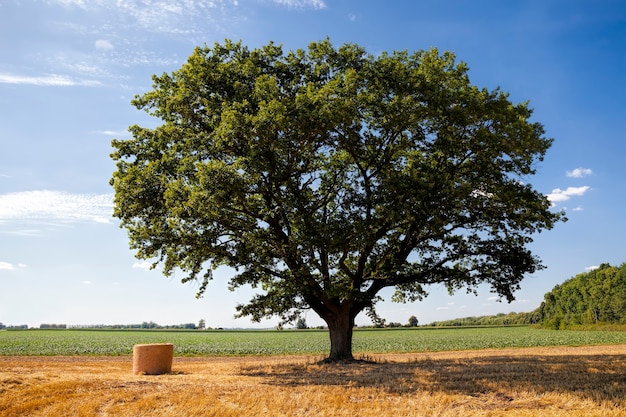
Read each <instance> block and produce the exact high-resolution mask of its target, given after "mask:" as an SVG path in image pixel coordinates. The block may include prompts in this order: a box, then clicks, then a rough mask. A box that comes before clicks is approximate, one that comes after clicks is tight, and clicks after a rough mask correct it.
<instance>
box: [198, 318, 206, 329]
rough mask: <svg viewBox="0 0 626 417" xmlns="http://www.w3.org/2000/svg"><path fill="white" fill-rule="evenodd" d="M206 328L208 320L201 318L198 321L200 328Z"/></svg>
mask: <svg viewBox="0 0 626 417" xmlns="http://www.w3.org/2000/svg"><path fill="white" fill-rule="evenodd" d="M205 328H206V321H205V320H204V319H200V321H199V322H198V329H200V330H203V329H205Z"/></svg>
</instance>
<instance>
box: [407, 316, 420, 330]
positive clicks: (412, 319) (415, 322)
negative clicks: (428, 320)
mask: <svg viewBox="0 0 626 417" xmlns="http://www.w3.org/2000/svg"><path fill="white" fill-rule="evenodd" d="M418 324H419V321H418V320H417V317H415V316H411V317H409V327H417V325H418Z"/></svg>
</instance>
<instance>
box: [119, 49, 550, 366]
mask: <svg viewBox="0 0 626 417" xmlns="http://www.w3.org/2000/svg"><path fill="white" fill-rule="evenodd" d="M467 71H468V69H467V66H466V65H465V64H463V63H456V62H455V57H454V55H453V54H451V53H449V52H446V53H443V54H440V53H439V52H438V51H437V50H436V49H432V50H429V51H419V52H416V53H413V54H409V53H408V52H406V51H403V52H397V51H396V52H393V53H382V54H380V55H378V56H372V55H368V54H367V53H366V52H365V50H364V49H363V48H361V47H360V46H358V45H354V44H347V45H343V46H341V47H340V48H338V49H335V48H334V47H333V46H332V45H331V43H330V41H328V40H325V41H322V42H317V43H312V44H311V45H310V46H309V48H308V50H306V51H305V50H297V51H292V52H288V53H284V52H283V51H282V48H281V47H280V46H277V45H274V44H273V43H270V44H268V45H266V46H264V47H262V48H260V49H254V50H249V49H248V48H247V47H245V46H243V45H241V43H233V42H230V41H226V42H225V43H224V44H223V45H220V44H215V45H214V46H213V47H212V48H210V47H208V46H205V47H199V48H196V49H195V51H194V53H193V54H192V55H191V56H190V57H189V59H188V61H187V62H186V63H185V64H184V65H183V66H182V68H180V69H179V70H177V71H174V72H173V73H171V74H163V75H161V76H154V77H153V80H154V89H153V90H152V91H150V92H147V93H145V94H143V95H141V96H137V97H135V99H134V100H133V104H134V105H135V106H136V107H137V108H139V109H143V110H145V111H147V112H148V113H149V114H151V115H153V116H155V117H157V118H160V119H161V120H162V121H163V124H162V125H161V126H158V127H156V128H154V129H150V128H144V127H140V126H132V127H131V128H130V131H131V133H132V135H133V138H132V139H130V140H114V141H113V143H112V144H113V147H114V148H115V152H114V153H113V154H112V158H113V159H114V160H115V161H116V162H117V165H116V166H117V170H116V171H115V172H114V174H113V178H112V180H111V184H112V185H113V187H114V189H115V209H114V215H115V216H117V217H118V218H120V219H121V225H122V227H125V228H126V229H127V230H128V232H129V237H130V244H131V247H132V248H134V249H136V250H137V253H136V255H137V257H139V258H142V259H151V260H153V261H154V262H155V265H156V264H157V263H162V264H163V271H164V273H165V274H166V275H171V274H172V273H173V272H174V270H175V269H180V270H182V271H185V272H186V273H187V275H186V277H185V278H183V281H189V280H196V279H199V280H200V281H201V285H200V290H199V294H202V293H203V292H204V291H205V290H206V288H207V284H208V282H209V280H210V279H211V278H212V272H213V270H214V269H215V268H217V267H219V266H222V265H226V266H229V267H232V268H234V269H235V270H236V271H237V273H236V274H235V275H234V276H233V277H232V279H231V281H230V285H231V287H232V288H237V287H240V286H244V285H251V286H253V287H255V288H258V289H259V290H261V293H259V294H258V295H256V296H255V297H254V298H253V299H252V300H250V302H248V303H247V304H242V305H239V306H238V307H237V310H238V315H239V316H250V317H251V318H252V319H253V320H256V321H258V320H261V319H262V318H263V317H267V316H272V315H278V316H280V317H282V318H283V319H284V320H285V321H295V320H296V319H297V318H298V316H299V312H300V311H301V310H303V309H309V308H310V309H313V310H314V311H315V312H316V313H317V314H319V315H320V317H322V318H323V319H324V320H325V321H326V322H327V323H328V325H329V328H330V330H331V334H333V333H334V332H335V331H338V332H344V333H345V338H343V339H341V338H332V337H331V339H332V340H333V342H335V341H336V342H341V343H340V344H342V345H343V347H342V348H341V349H342V350H343V352H342V354H343V355H346V356H350V353H349V352H346V351H345V350H346V346H349V343H343V342H345V341H346V340H348V339H349V338H350V334H351V332H352V327H353V324H354V318H355V317H356V315H357V314H359V313H360V312H361V311H363V310H364V309H373V308H374V305H375V303H376V301H378V296H377V294H378V293H379V292H380V291H381V290H382V289H384V288H387V287H393V288H395V289H396V293H395V296H394V300H395V301H414V300H419V299H421V298H423V297H424V296H426V295H427V286H428V285H429V284H436V283H442V284H443V285H445V286H447V288H448V289H449V290H450V291H451V292H452V291H454V290H457V289H460V288H463V287H468V288H470V289H471V288H475V287H476V286H477V285H479V284H481V283H487V284H490V285H491V288H492V290H493V292H495V293H497V294H499V295H500V296H502V297H503V298H505V299H507V300H509V301H510V300H512V299H513V292H514V291H515V290H516V289H518V288H519V283H520V281H521V280H522V278H523V277H524V275H525V274H527V273H532V272H534V271H536V270H537V269H539V268H541V267H542V265H541V263H540V261H539V259H537V258H536V257H535V256H533V255H532V254H531V252H530V251H529V250H528V249H527V248H526V246H527V244H528V243H530V242H531V238H530V236H531V235H532V234H534V233H536V232H540V231H541V230H544V229H550V228H552V227H553V225H554V223H555V222H556V221H558V220H560V219H562V213H553V212H551V211H550V209H549V208H550V204H549V202H548V200H547V198H546V197H545V196H544V195H542V194H541V193H539V192H537V191H536V190H534V189H533V188H532V187H531V185H530V184H529V182H528V177H529V176H531V175H533V174H534V173H535V163H536V162H537V161H541V160H542V159H543V156H544V154H545V152H546V150H547V149H548V148H549V146H550V145H551V142H552V141H551V139H547V138H544V137H543V134H544V130H543V127H542V126H541V125H540V124H539V123H533V122H531V121H530V120H529V119H530V117H531V113H532V111H531V110H530V109H529V108H528V105H527V103H521V104H514V103H512V102H510V101H509V100H508V95H507V94H506V93H504V92H502V91H500V90H497V89H496V90H494V91H488V90H487V89H479V88H478V87H476V86H473V85H472V84H471V83H470V81H469V78H468V75H467ZM348 341H349V340H348Z"/></svg>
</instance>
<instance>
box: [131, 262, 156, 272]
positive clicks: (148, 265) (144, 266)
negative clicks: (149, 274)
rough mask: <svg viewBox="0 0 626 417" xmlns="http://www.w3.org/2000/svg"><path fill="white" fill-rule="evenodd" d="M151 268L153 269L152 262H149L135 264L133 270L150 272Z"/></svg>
mask: <svg viewBox="0 0 626 417" xmlns="http://www.w3.org/2000/svg"><path fill="white" fill-rule="evenodd" d="M151 267H152V262H148V261H141V262H135V263H134V264H133V268H138V269H143V270H145V271H149V270H150V268H151Z"/></svg>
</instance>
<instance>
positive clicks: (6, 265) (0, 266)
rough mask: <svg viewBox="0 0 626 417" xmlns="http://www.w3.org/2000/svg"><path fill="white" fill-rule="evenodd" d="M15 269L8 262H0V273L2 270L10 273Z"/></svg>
mask: <svg viewBox="0 0 626 417" xmlns="http://www.w3.org/2000/svg"><path fill="white" fill-rule="evenodd" d="M14 269H15V266H13V264H10V263H8V262H1V261H0V271H2V270H4V271H12V270H14Z"/></svg>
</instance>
